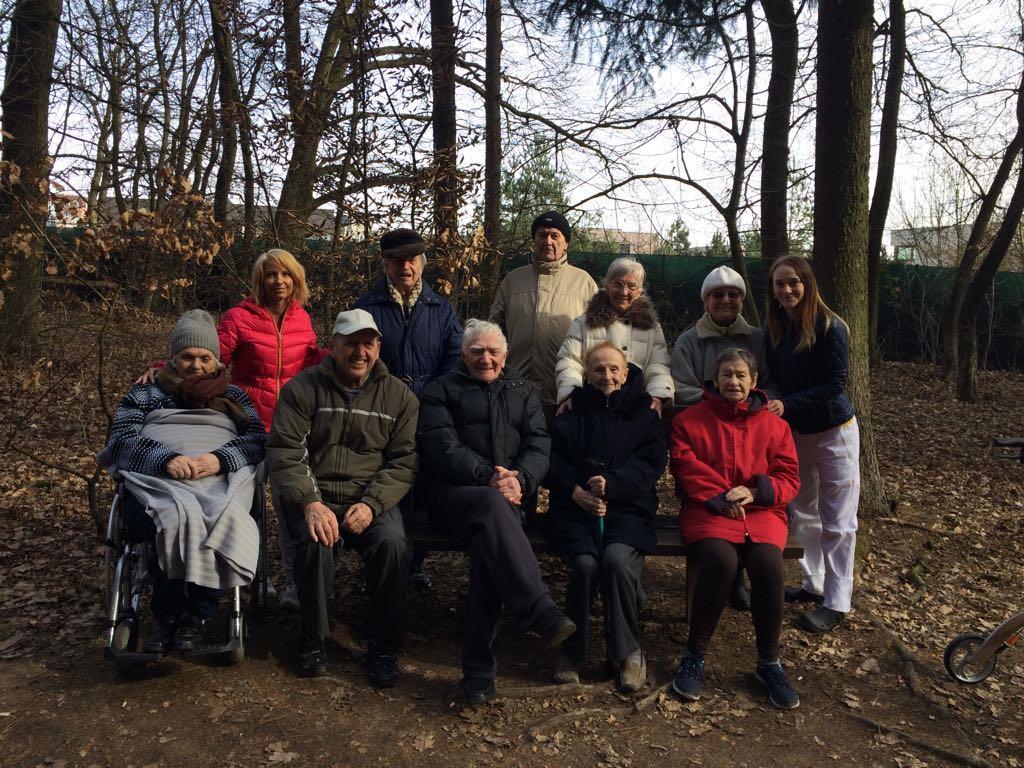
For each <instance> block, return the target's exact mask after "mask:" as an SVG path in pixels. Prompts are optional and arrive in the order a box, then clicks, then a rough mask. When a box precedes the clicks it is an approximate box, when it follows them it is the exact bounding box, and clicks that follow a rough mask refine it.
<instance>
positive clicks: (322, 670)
mask: <svg viewBox="0 0 1024 768" xmlns="http://www.w3.org/2000/svg"><path fill="white" fill-rule="evenodd" d="M328 672H330V667H328V666H327V652H326V651H325V650H324V644H323V643H322V642H310V643H303V644H302V645H301V646H299V656H298V658H297V659H296V660H295V674H296V675H298V676H299V677H323V676H324V675H326V674H327V673H328Z"/></svg>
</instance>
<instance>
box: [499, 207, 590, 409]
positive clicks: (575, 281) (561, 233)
mask: <svg viewBox="0 0 1024 768" xmlns="http://www.w3.org/2000/svg"><path fill="white" fill-rule="evenodd" d="M530 233H531V234H532V235H533V259H532V260H531V263H530V264H528V265H527V266H525V267H519V268H518V269H514V270H512V271H511V272H509V273H508V275H506V276H505V279H504V280H502V281H501V286H500V287H499V288H498V294H497V296H496V297H495V299H494V304H493V305H492V306H491V313H490V319H491V322H494V323H497V324H498V325H500V326H501V328H502V330H504V332H505V336H506V337H507V338H508V364H509V365H510V366H512V367H513V368H515V369H516V370H518V371H519V373H520V374H521V375H522V376H523V377H524V378H526V379H527V380H528V381H529V382H530V383H532V384H533V385H534V386H535V387H536V388H537V391H538V393H539V394H540V397H541V402H542V403H543V405H544V414H545V416H547V418H548V424H549V425H550V424H551V421H552V419H553V418H554V414H555V409H556V407H557V401H556V399H555V392H556V389H555V361H556V359H557V357H558V349H559V347H561V346H562V342H563V341H564V340H565V334H566V332H567V331H568V330H569V324H570V323H572V321H573V320H574V319H575V318H577V317H579V316H580V315H582V314H583V313H584V312H585V311H586V309H587V302H589V301H590V298H591V297H592V296H593V295H594V294H595V293H597V283H595V282H594V279H593V278H592V277H591V276H590V275H588V274H587V273H586V272H584V271H583V270H582V269H579V268H577V267H574V266H572V265H571V264H569V261H568V256H567V252H568V250H569V241H570V240H571V239H572V227H570V226H569V222H568V221H567V220H566V218H565V216H563V215H562V214H561V213H559V212H558V211H547V212H545V213H542V214H541V215H540V216H538V217H537V218H535V219H534V220H533V225H532V226H531V227H530Z"/></svg>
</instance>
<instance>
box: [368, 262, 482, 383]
mask: <svg viewBox="0 0 1024 768" xmlns="http://www.w3.org/2000/svg"><path fill="white" fill-rule="evenodd" d="M355 308H356V309H365V310H366V311H367V312H369V313H370V314H371V315H373V320H374V322H376V323H377V328H378V329H379V330H380V332H381V335H382V336H383V337H384V338H383V339H381V345H380V359H381V360H383V361H384V365H386V366H387V367H388V371H389V372H390V373H391V374H392V375H393V376H397V377H398V378H400V379H401V380H402V381H404V382H405V383H406V384H408V385H409V387H410V388H411V389H412V391H413V394H415V395H416V396H417V397H419V394H420V392H421V391H422V390H423V388H424V387H425V386H426V385H427V384H428V383H429V382H430V381H431V380H432V379H435V378H437V377H438V376H441V375H443V374H445V373H448V372H449V371H451V370H453V369H454V368H455V364H456V363H457V362H458V361H459V348H460V346H461V344H462V324H461V323H459V318H458V317H457V316H456V315H455V310H454V309H452V305H451V304H450V303H449V302H448V301H447V300H445V299H443V298H441V297H440V296H438V295H437V294H436V293H434V291H433V290H432V289H431V287H430V286H429V285H427V283H426V281H424V282H423V290H422V291H421V293H420V296H419V299H417V300H416V303H415V304H413V307H412V311H411V312H410V313H409V317H408V318H406V317H405V313H404V312H402V308H401V307H400V306H399V305H398V304H397V303H396V302H395V300H394V299H392V298H391V294H390V293H389V292H388V284H387V278H386V277H382V278H380V280H378V281H377V282H376V283H374V285H373V288H372V289H370V291H369V293H365V294H363V295H362V296H360V297H359V299H358V301H356V304H355Z"/></svg>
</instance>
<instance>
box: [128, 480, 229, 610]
mask: <svg viewBox="0 0 1024 768" xmlns="http://www.w3.org/2000/svg"><path fill="white" fill-rule="evenodd" d="M122 503H123V505H124V506H123V507H122V508H121V513H122V515H123V516H124V524H125V534H126V535H127V537H128V540H129V541H144V542H151V541H153V540H154V539H156V523H154V522H153V518H151V517H150V516H149V515H148V514H146V509H145V507H143V506H142V504H141V503H140V502H139V500H138V499H136V498H135V497H134V496H132V495H131V494H130V493H125V494H124V496H123V497H122ZM148 570H149V576H150V579H151V580H152V582H153V600H152V602H151V604H150V609H151V610H152V611H153V618H154V619H156V620H157V621H159V622H160V623H161V624H165V625H174V624H177V623H179V622H180V621H181V620H182V619H183V618H185V617H186V616H187V615H191V616H195V617H198V618H200V619H208V618H210V617H211V616H213V615H215V614H216V613H217V606H218V604H219V603H220V596H221V595H222V594H223V590H220V589H212V588H211V587H202V586H199V585H198V584H192V583H190V582H187V581H185V580H184V579H168V578H167V574H166V573H164V572H163V570H162V569H161V568H160V563H159V562H158V561H157V557H156V552H153V553H152V554H151V556H150V558H149V563H148Z"/></svg>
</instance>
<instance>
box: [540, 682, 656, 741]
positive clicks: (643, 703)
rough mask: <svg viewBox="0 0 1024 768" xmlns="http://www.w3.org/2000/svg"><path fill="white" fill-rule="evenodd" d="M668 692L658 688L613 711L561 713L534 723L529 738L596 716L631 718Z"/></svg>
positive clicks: (594, 709)
mask: <svg viewBox="0 0 1024 768" xmlns="http://www.w3.org/2000/svg"><path fill="white" fill-rule="evenodd" d="M667 690H668V685H667V684H665V685H660V686H657V687H656V688H655V689H654V690H653V691H652V692H651V693H649V694H647V695H646V696H644V697H643V698H642V699H636V700H635V701H634V702H633V703H632V704H630V705H629V706H626V707H615V708H613V709H609V708H607V707H585V708H583V709H573V710H570V711H568V712H559V713H558V714H557V715H553V716H552V717H549V718H546V719H544V720H541V721H539V722H536V723H534V724H533V725H532V726H530V729H529V730H528V731H527V736H528V737H529V738H531V739H534V740H536V738H537V737H538V736H539V735H540V734H542V733H543V731H545V730H546V729H548V728H551V727H552V726H555V725H558V724H560V723H564V722H566V721H573V720H581V719H583V718H586V717H592V716H594V715H601V716H602V717H603V719H605V720H607V719H608V718H609V717H629V716H630V715H638V714H640V713H641V712H644V711H646V710H648V709H650V708H651V707H652V706H653V705H654V704H655V703H656V702H657V701H658V698H659V697H660V696H661V695H662V694H664V693H665V692H666V691H667Z"/></svg>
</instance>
